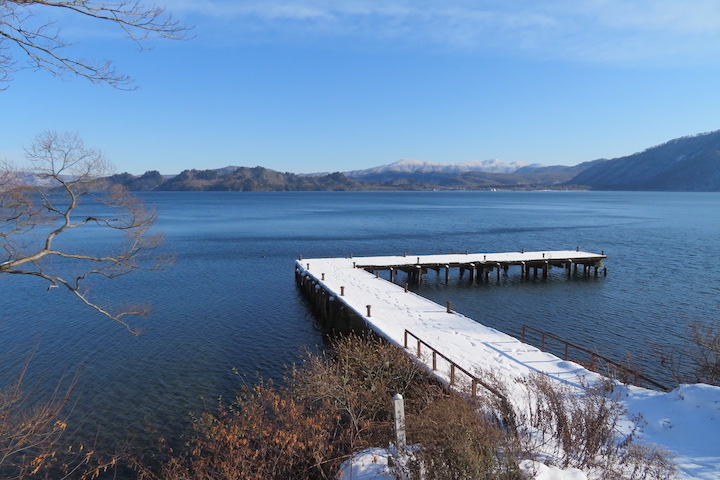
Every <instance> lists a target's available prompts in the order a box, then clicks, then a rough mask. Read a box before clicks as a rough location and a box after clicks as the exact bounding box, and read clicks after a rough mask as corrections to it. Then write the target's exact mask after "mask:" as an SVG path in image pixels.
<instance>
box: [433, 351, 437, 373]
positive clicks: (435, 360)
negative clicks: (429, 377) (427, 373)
mask: <svg viewBox="0 0 720 480" xmlns="http://www.w3.org/2000/svg"><path fill="white" fill-rule="evenodd" d="M432 362H433V372H434V371H435V370H437V352H436V351H435V350H433V355H432Z"/></svg>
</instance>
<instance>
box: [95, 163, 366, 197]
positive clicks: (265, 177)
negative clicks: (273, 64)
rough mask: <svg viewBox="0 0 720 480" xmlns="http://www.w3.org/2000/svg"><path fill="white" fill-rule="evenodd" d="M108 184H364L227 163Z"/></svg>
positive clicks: (164, 187) (167, 187)
mask: <svg viewBox="0 0 720 480" xmlns="http://www.w3.org/2000/svg"><path fill="white" fill-rule="evenodd" d="M104 183H106V184H120V185H123V186H125V187H127V188H129V189H130V190H135V191H143V190H145V191H148V190H156V191H205V190H214V191H218V190H222V191H244V192H252V191H296V190H363V189H364V185H363V184H362V183H361V182H358V181H356V180H351V179H349V178H347V177H346V176H345V175H343V174H341V173H330V174H327V175H322V176H318V177H307V176H302V175H296V174H294V173H280V172H276V171H275V170H270V169H267V168H263V167H253V168H249V167H225V168H220V169H215V170H194V169H193V170H185V171H183V172H181V173H180V174H179V175H176V176H174V177H171V178H169V179H166V178H164V177H162V176H161V175H160V174H159V173H158V172H155V171H152V172H146V173H145V174H143V175H142V176H140V177H135V176H133V175H130V174H128V173H123V174H120V175H113V176H112V177H108V178H106V179H104Z"/></svg>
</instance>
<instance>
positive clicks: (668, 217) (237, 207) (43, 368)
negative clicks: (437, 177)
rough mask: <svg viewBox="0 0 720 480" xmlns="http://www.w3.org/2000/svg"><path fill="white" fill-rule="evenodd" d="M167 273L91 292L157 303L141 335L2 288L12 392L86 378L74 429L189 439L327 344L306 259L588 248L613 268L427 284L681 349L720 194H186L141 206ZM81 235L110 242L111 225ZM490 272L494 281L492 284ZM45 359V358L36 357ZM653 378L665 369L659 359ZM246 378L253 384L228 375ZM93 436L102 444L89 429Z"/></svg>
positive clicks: (538, 318)
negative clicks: (220, 405)
mask: <svg viewBox="0 0 720 480" xmlns="http://www.w3.org/2000/svg"><path fill="white" fill-rule="evenodd" d="M140 196H141V197H142V198H143V199H144V200H145V201H146V202H147V204H149V205H153V206H155V208H157V210H158V212H159V218H158V221H157V224H156V227H155V231H157V232H161V233H163V234H164V235H165V238H166V245H167V246H168V248H170V249H171V250H173V251H174V252H175V254H176V262H175V265H174V266H173V267H172V268H169V269H167V270H165V271H160V272H138V273H135V274H133V275H130V276H128V277H124V278H121V279H117V280H114V281H112V283H110V284H108V285H105V286H98V287H97V289H96V290H95V291H93V294H95V295H96V298H106V299H107V300H108V301H111V302H116V303H118V304H124V303H131V302H136V301H141V302H147V303H149V304H151V305H152V307H153V310H152V313H151V314H150V315H149V316H147V317H142V318H137V319H133V320H132V323H133V325H134V326H136V327H139V328H142V329H143V333H142V335H140V336H137V337H136V336H133V335H131V334H129V333H128V332H127V330H125V329H124V328H123V327H121V326H119V325H117V324H115V323H113V322H111V321H109V320H107V319H106V318H104V317H102V316H100V315H98V314H96V313H94V312H93V311H91V310H89V309H88V308H87V307H83V306H82V305H80V304H79V302H78V301H77V300H75V299H74V298H72V297H70V295H69V294H68V293H67V292H64V291H62V290H61V289H59V288H58V289H53V290H50V291H46V289H45V287H46V285H44V284H43V283H42V282H40V281H39V280H35V279H30V278H17V277H0V295H2V299H3V308H2V314H1V315H2V316H1V318H0V361H2V362H3V363H2V365H3V367H4V368H3V370H2V372H1V373H2V380H3V381H4V382H6V381H8V379H10V378H12V377H13V375H15V374H16V372H17V369H18V368H19V367H20V365H22V364H23V362H25V361H27V360H28V359H30V366H29V373H28V383H29V385H28V387H29V388H31V389H33V391H34V392H35V393H36V394H38V395H41V394H42V393H43V392H44V391H47V390H48V389H51V388H52V387H54V385H55V384H56V382H57V379H59V378H61V377H62V376H63V375H65V376H73V375H74V374H75V373H76V372H79V374H78V380H77V387H76V391H75V396H74V398H75V401H76V405H75V410H74V413H73V418H74V419H75V420H76V421H78V422H79V421H80V420H81V419H82V420H84V425H85V426H84V427H83V430H82V431H84V432H91V434H92V435H95V434H98V435H99V437H100V439H101V441H102V442H105V441H107V442H110V443H112V442H116V441H120V440H122V439H125V438H127V437H128V436H134V437H135V438H136V440H135V442H136V443H137V442H139V443H143V442H148V443H149V442H152V440H153V439H154V438H157V437H159V436H166V437H173V436H175V437H176V436H177V435H178V434H179V433H181V432H183V431H184V430H185V429H186V428H187V426H188V424H189V420H188V419H189V417H188V414H189V412H191V411H197V410H200V409H203V408H212V407H213V405H214V403H215V401H216V399H217V398H218V397H220V396H224V397H229V396H232V394H233V392H234V391H235V390H236V389H237V386H238V384H239V383H240V382H249V383H252V382H255V380H256V378H257V375H262V376H265V377H273V378H280V377H281V376H282V372H283V366H284V365H287V364H289V363H292V362H293V361H295V360H297V359H298V358H299V356H300V355H301V352H302V350H303V348H304V347H305V346H309V347H310V348H317V347H316V346H318V345H322V343H323V335H322V332H321V331H320V329H319V327H318V325H317V323H316V321H315V320H314V318H313V316H312V314H311V313H310V311H309V310H308V308H307V305H306V303H305V302H304V300H303V299H302V297H301V296H300V295H299V293H298V291H297V290H296V287H295V285H294V277H293V268H294V261H295V259H296V258H297V257H298V255H303V256H304V257H305V258H311V257H325V256H331V257H336V256H346V255H348V254H350V253H352V254H353V255H355V256H362V255H397V254H402V253H403V252H408V253H409V254H434V253H461V252H465V251H466V250H470V251H471V252H505V251H519V250H520V249H523V248H524V249H526V250H565V249H575V248H576V247H580V249H581V250H584V251H591V252H598V253H599V252H600V251H604V252H605V253H606V254H607V255H608V260H607V261H606V265H607V269H608V275H607V277H603V276H600V277H598V278H595V277H591V278H589V279H588V278H573V279H568V278H567V276H566V275H565V274H564V271H563V270H560V269H557V270H552V272H551V276H550V279H548V280H547V281H543V280H542V278H540V279H536V280H535V279H531V280H530V281H521V280H520V274H519V271H516V272H513V270H511V271H510V275H509V276H508V277H503V279H502V280H501V281H500V282H499V283H498V282H496V281H491V282H488V283H478V284H475V285H471V284H469V283H467V278H466V279H465V280H464V281H460V279H459V278H457V275H456V274H454V275H455V276H454V277H453V278H452V279H451V281H450V283H449V284H448V285H446V284H445V282H444V275H442V274H441V275H440V276H439V277H436V276H435V274H434V273H431V274H429V275H427V276H426V281H425V282H424V283H423V285H422V286H420V287H419V288H418V291H419V292H420V293H422V294H423V295H426V296H429V297H431V298H433V299H435V300H436V301H438V302H442V303H444V302H445V301H446V300H451V301H453V305H454V308H455V309H456V310H458V311H460V312H461V313H464V314H465V315H467V316H469V317H471V318H474V319H476V320H478V321H480V322H482V323H484V324H487V325H490V326H493V327H496V328H499V329H501V330H504V331H506V332H508V333H510V334H513V335H519V334H520V328H521V326H522V325H523V324H529V325H532V326H535V327H537V328H541V329H543V330H546V331H549V332H552V333H555V334H558V335H560V336H562V337H563V338H566V339H567V340H569V341H572V342H575V343H578V344H581V345H584V346H586V347H588V348H591V349H596V350H597V351H598V352H601V353H603V354H605V355H607V356H611V357H615V358H622V357H623V356H624V354H625V353H626V352H632V353H633V355H634V356H636V357H638V358H642V357H644V356H645V354H646V352H647V351H648V348H649V347H648V345H649V344H660V345H669V346H674V348H677V349H679V348H681V345H682V342H683V336H684V328H685V324H686V322H689V321H694V320H701V321H709V322H718V321H719V316H720V315H719V314H720V310H719V309H718V306H719V305H720V273H719V272H720V265H718V259H720V241H718V238H719V235H720V195H718V194H712V193H708V194H705V193H633V192H630V193H617V192H353V193H350V192H291V193H236V192H218V193H211V192H202V193H195V192H178V193H174V192H173V193H170V192H163V193H144V194H141V195H140ZM71 240H72V242H75V243H84V242H86V243H89V244H91V245H97V244H98V242H99V243H102V242H104V241H107V239H106V238H105V237H104V236H102V235H101V232H100V231H96V230H93V231H91V232H89V234H88V235H87V236H74V237H73V238H72V239H71ZM491 278H492V277H491ZM31 357H32V358H31ZM647 363H648V365H649V366H648V367H647V368H648V370H650V371H651V372H652V371H653V366H652V362H651V361H649V360H648V361H647ZM233 368H237V369H239V370H240V372H242V373H243V374H244V375H241V376H240V377H238V376H236V375H234V374H233ZM88 435H89V434H88Z"/></svg>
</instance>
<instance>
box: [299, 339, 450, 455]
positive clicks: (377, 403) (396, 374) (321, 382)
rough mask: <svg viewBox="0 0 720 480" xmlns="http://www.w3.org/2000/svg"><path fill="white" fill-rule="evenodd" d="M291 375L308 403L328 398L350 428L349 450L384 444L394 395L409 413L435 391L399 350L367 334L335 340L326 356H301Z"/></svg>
mask: <svg viewBox="0 0 720 480" xmlns="http://www.w3.org/2000/svg"><path fill="white" fill-rule="evenodd" d="M291 377H292V383H293V385H295V386H296V389H297V390H298V392H300V393H301V395H303V396H304V397H305V398H307V399H308V400H309V401H315V400H317V399H323V400H328V401H330V402H331V404H332V405H333V408H335V409H336V410H337V411H338V412H340V414H341V415H342V416H343V418H344V419H345V420H346V421H347V422H348V424H349V426H350V443H351V447H353V448H358V447H360V448H364V447H370V446H377V445H378V444H383V443H385V442H387V439H388V438H389V435H390V433H391V431H390V423H391V420H392V419H391V416H390V415H391V413H390V405H391V404H392V397H393V395H395V394H396V393H400V394H401V395H403V397H405V401H406V409H407V411H408V412H409V413H412V412H413V411H417V410H418V409H419V408H422V407H423V406H424V404H425V403H427V402H428V401H431V399H432V397H433V395H435V393H436V392H438V390H437V388H434V387H433V386H432V385H431V384H430V383H429V382H428V378H427V376H426V375H425V374H424V372H423V370H422V369H421V368H420V367H419V366H418V365H417V364H416V363H415V362H413V361H412V360H411V359H410V358H409V357H408V356H407V355H406V354H405V353H404V352H403V351H402V350H401V349H399V348H397V347H395V346H393V345H390V344H389V343H387V342H385V341H383V340H380V339H378V338H376V337H373V336H370V335H362V336H358V335H348V336H342V337H338V338H336V339H335V340H334V341H333V343H332V355H331V356H316V355H307V356H306V358H305V361H304V363H303V365H302V366H301V367H300V368H296V369H294V370H292V372H291ZM377 442H381V443H377Z"/></svg>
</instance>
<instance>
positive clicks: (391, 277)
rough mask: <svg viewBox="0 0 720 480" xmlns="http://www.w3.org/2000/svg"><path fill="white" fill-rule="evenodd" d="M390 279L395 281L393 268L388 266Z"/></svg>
mask: <svg viewBox="0 0 720 480" xmlns="http://www.w3.org/2000/svg"><path fill="white" fill-rule="evenodd" d="M390 281H391V282H395V269H394V268H392V267H390Z"/></svg>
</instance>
